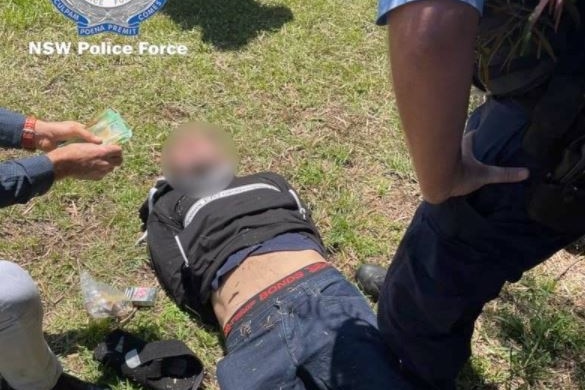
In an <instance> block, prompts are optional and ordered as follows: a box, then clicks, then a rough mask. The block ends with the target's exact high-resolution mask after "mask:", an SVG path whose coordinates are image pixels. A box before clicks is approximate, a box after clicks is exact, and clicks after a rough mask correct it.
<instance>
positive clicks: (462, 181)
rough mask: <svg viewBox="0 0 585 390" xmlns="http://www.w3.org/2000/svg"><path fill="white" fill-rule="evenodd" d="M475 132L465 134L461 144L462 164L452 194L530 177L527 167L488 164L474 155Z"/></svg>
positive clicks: (469, 191) (458, 194)
mask: <svg viewBox="0 0 585 390" xmlns="http://www.w3.org/2000/svg"><path fill="white" fill-rule="evenodd" d="M473 136H474V132H469V133H467V134H465V135H464V136H463V141H462V145H461V166H460V169H459V175H458V178H457V179H456V181H455V182H454V185H453V189H452V191H451V196H462V195H467V194H469V193H471V192H473V191H475V190H477V189H479V188H481V187H483V186H485V185H486V184H496V183H516V182H520V181H523V180H526V179H528V176H529V175H530V171H529V170H528V169H526V168H504V167H496V166H493V165H486V164H483V163H482V162H480V161H479V160H477V159H476V158H475V156H474V155H473Z"/></svg>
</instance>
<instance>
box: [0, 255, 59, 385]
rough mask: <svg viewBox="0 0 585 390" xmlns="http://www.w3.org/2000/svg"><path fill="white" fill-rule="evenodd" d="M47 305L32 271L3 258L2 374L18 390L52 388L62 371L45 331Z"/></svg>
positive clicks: (0, 313)
mask: <svg viewBox="0 0 585 390" xmlns="http://www.w3.org/2000/svg"><path fill="white" fill-rule="evenodd" d="M42 320H43V309H42V305H41V300H40V297H39V291H38V289H37V287H36V285H35V283H34V281H33V280H32V278H31V277H30V275H29V274H28V273H27V272H26V271H25V270H23V269H22V268H20V267H19V266H18V265H16V264H14V263H11V262H7V261H0V376H2V377H3V378H4V379H5V380H6V381H7V382H8V383H9V384H10V386H11V387H13V388H14V389H16V390H48V389H51V388H53V387H54V386H55V384H56V383H57V380H58V379H59V376H60V375H61V373H62V369H61V366H60V364H59V362H58V361H57V358H56V356H55V355H54V354H53V353H52V352H51V351H50V350H49V347H48V346H47V343H46V342H45V339H44V337H43V331H42Z"/></svg>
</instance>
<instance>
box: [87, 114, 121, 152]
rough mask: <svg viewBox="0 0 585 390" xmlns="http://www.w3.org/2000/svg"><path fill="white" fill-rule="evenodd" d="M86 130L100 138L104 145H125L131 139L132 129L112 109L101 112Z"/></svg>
mask: <svg viewBox="0 0 585 390" xmlns="http://www.w3.org/2000/svg"><path fill="white" fill-rule="evenodd" d="M87 128H88V129H89V131H91V132H92V133H93V134H95V135H96V136H98V137H99V138H101V139H102V141H103V143H104V145H111V144H116V145H120V144H125V143H126V142H128V141H130V139H131V138H132V129H130V127H129V126H128V124H127V123H126V122H125V121H124V119H123V118H122V116H121V115H120V114H119V113H118V112H117V111H114V110H112V109H107V110H105V111H103V112H102V113H101V114H100V115H98V116H97V117H96V118H95V119H94V120H93V121H92V122H91V123H90V124H89V125H88V126H87Z"/></svg>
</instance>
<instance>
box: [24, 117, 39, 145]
mask: <svg viewBox="0 0 585 390" xmlns="http://www.w3.org/2000/svg"><path fill="white" fill-rule="evenodd" d="M36 125H37V119H36V118H35V117H33V116H29V117H28V118H26V120H25V122H24V128H23V129H22V139H21V143H20V144H21V146H22V147H23V148H24V149H27V150H36V148H37V143H36V135H37V133H36V132H35V127H36Z"/></svg>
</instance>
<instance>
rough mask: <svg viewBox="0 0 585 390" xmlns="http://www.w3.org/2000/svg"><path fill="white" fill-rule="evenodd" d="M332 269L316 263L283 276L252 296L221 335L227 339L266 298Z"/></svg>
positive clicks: (326, 264) (327, 265) (324, 264)
mask: <svg viewBox="0 0 585 390" xmlns="http://www.w3.org/2000/svg"><path fill="white" fill-rule="evenodd" d="M330 268H332V266H331V264H329V263H327V262H324V261H320V262H317V263H313V264H310V265H307V266H306V267H303V268H301V269H299V270H298V271H295V272H293V273H291V274H290V275H287V276H285V277H284V278H282V279H280V280H279V281H278V282H276V283H273V284H271V285H270V286H268V287H266V288H265V289H264V290H262V291H260V292H259V293H258V294H256V295H254V296H253V297H252V298H250V299H249V300H248V301H246V303H244V304H243V305H242V306H240V308H239V309H238V310H236V312H235V313H234V314H233V315H232V316H231V318H230V319H229V320H228V321H227V322H226V324H225V326H224V327H223V334H224V336H225V337H227V336H228V335H229V334H230V332H231V331H232V329H233V328H234V327H235V326H236V325H237V324H238V323H239V322H240V321H242V320H243V319H244V317H246V315H247V314H248V313H250V311H251V310H252V309H253V308H254V307H256V306H258V304H260V303H262V302H264V301H266V300H267V299H268V298H270V297H273V296H274V295H276V294H277V293H279V292H281V291H282V290H284V289H285V288H286V287H294V286H296V285H298V284H299V283H300V282H302V281H303V279H305V278H306V277H308V276H312V275H316V274H318V273H320V272H321V271H324V270H326V269H330Z"/></svg>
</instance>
